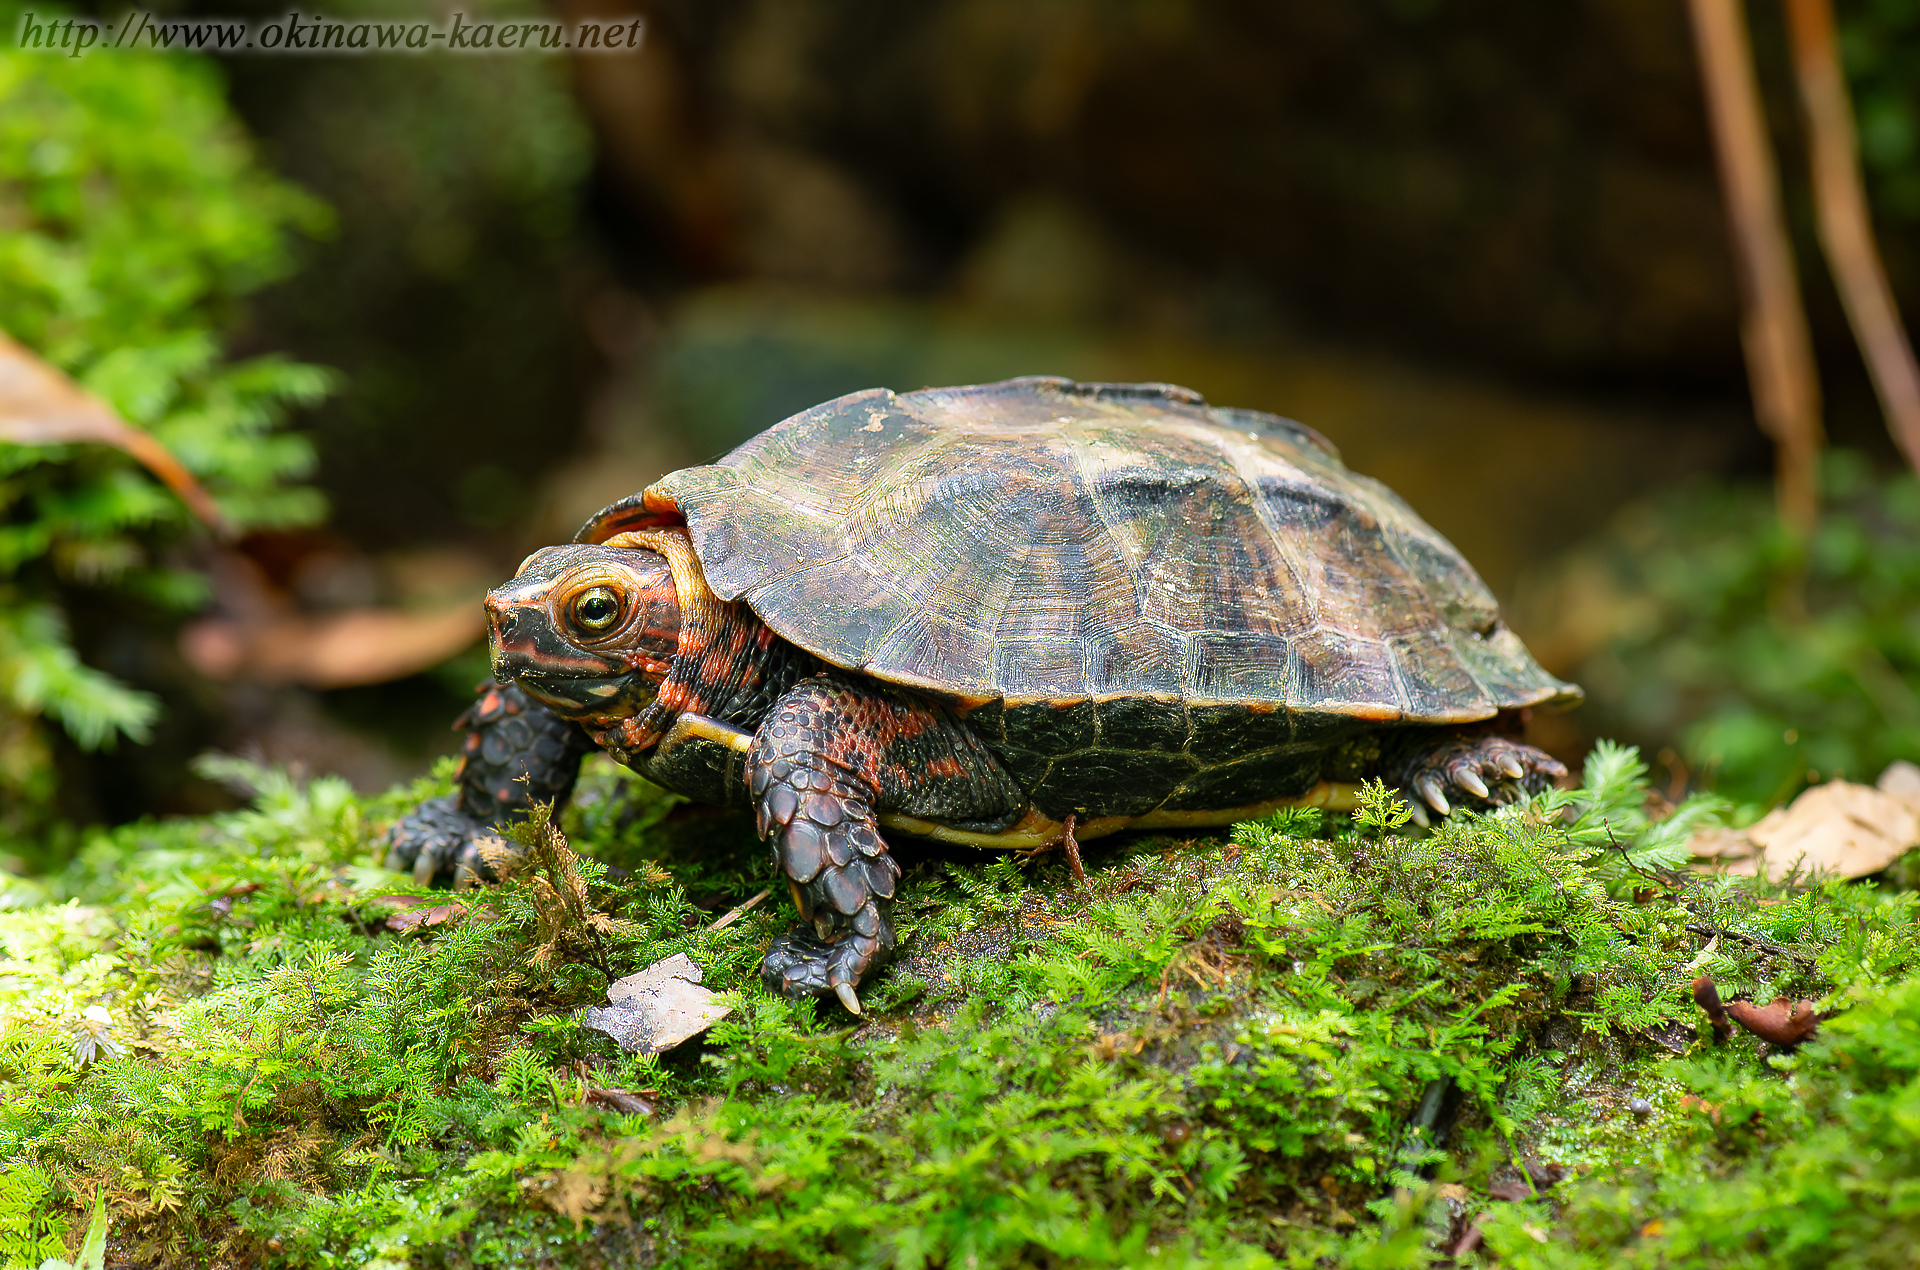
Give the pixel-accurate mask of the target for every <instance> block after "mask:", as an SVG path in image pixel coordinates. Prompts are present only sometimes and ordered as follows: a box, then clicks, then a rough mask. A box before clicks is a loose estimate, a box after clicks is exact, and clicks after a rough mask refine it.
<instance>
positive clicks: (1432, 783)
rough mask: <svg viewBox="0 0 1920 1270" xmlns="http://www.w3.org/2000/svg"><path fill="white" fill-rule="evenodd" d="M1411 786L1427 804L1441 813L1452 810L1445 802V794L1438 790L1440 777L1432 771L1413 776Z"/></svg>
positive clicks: (1445, 813)
mask: <svg viewBox="0 0 1920 1270" xmlns="http://www.w3.org/2000/svg"><path fill="white" fill-rule="evenodd" d="M1413 788H1414V790H1415V791H1416V792H1418V793H1419V795H1420V797H1422V798H1424V799H1425V800H1426V801H1427V805H1428V806H1430V807H1432V808H1433V809H1434V810H1435V811H1437V812H1439V813H1440V814H1441V815H1443V816H1444V815H1447V814H1448V813H1449V812H1451V811H1452V810H1453V808H1452V807H1451V806H1449V805H1448V803H1447V796H1446V795H1445V794H1443V793H1441V792H1440V778H1439V777H1438V776H1435V775H1434V774H1433V773H1432V772H1424V773H1422V774H1421V775H1419V776H1416V777H1414V780H1413Z"/></svg>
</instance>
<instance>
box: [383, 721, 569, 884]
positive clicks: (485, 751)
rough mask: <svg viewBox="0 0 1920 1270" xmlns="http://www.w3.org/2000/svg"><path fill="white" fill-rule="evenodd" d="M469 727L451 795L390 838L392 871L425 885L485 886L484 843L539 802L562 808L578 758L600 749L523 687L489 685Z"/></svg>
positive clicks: (408, 818) (406, 820) (461, 724)
mask: <svg viewBox="0 0 1920 1270" xmlns="http://www.w3.org/2000/svg"><path fill="white" fill-rule="evenodd" d="M454 727H456V728H464V729H466V732H467V737H466V741H465V742H464V743H463V744H462V745H461V747H460V767H459V769H458V770H457V771H456V773H455V775H454V788H455V793H454V795H453V796H452V797H451V798H436V799H429V800H428V801H426V802H424V803H421V804H420V805H419V806H418V807H416V808H414V809H413V810H412V811H410V812H408V813H407V814H406V815H405V816H402V817H401V818H400V819H399V821H397V822H396V823H395V824H394V826H393V828H392V830H391V831H389V834H388V846H389V850H388V852H387V867H388V868H389V869H398V870H400V871H402V872H411V873H412V874H413V876H414V880H415V881H417V882H419V883H420V884H421V885H423V886H426V885H431V884H433V883H436V882H448V881H451V882H453V883H454V885H455V886H456V887H461V886H466V885H470V884H472V883H474V882H478V881H485V880H488V879H490V878H491V877H492V870H491V869H489V868H488V867H487V864H486V861H484V860H483V859H481V857H480V850H479V843H480V842H481V840H483V839H488V838H494V837H497V835H498V828H499V826H502V825H506V824H510V823H512V822H514V821H517V820H525V819H526V818H527V813H528V812H529V810H530V809H531V808H532V805H533V804H534V803H536V802H542V803H552V804H554V806H555V808H556V809H557V808H558V807H560V806H561V805H563V804H564V803H565V802H566V801H567V797H568V795H570V794H572V793H573V783H574V781H575V779H576V778H578V776H579V774H580V759H581V758H582V756H584V755H586V754H588V753H590V752H591V751H592V750H593V748H594V744H593V741H592V740H591V739H589V738H588V736H587V735H586V733H585V732H583V731H581V729H580V727H579V725H578V724H574V723H569V722H568V721H567V720H565V719H562V718H561V717H560V716H559V715H557V714H555V713H553V711H551V710H549V709H547V708H546V707H545V706H543V705H541V704H540V703H539V702H538V701H535V700H534V699H533V698H532V697H530V696H528V695H527V694H526V693H524V692H522V691H521V690H520V687H519V685H517V684H507V685H504V686H497V685H494V684H484V685H482V686H481V689H480V699H479V700H478V701H475V702H474V703H473V705H471V706H470V707H468V708H467V710H466V711H465V713H463V714H462V715H461V716H460V718H459V719H458V720H457V721H456V722H455V723H454Z"/></svg>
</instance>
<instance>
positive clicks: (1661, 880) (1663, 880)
mask: <svg viewBox="0 0 1920 1270" xmlns="http://www.w3.org/2000/svg"><path fill="white" fill-rule="evenodd" d="M1600 827H1601V828H1602V829H1605V830H1606V831H1607V842H1608V844H1609V845H1611V846H1612V847H1613V849H1614V850H1615V851H1618V852H1619V853H1620V859H1621V861H1622V862H1623V863H1625V865H1626V866H1627V867H1628V868H1629V869H1632V870H1633V871H1634V872H1635V873H1638V874H1639V875H1640V876H1641V877H1643V878H1645V879H1646V880H1647V881H1649V882H1651V883H1653V884H1654V885H1655V886H1664V887H1665V888H1667V890H1669V891H1678V890H1681V889H1683V888H1684V887H1685V886H1686V883H1685V881H1684V880H1682V879H1679V878H1676V877H1674V876H1673V875H1671V874H1665V873H1649V872H1647V871H1646V870H1645V869H1643V868H1641V867H1640V866H1639V865H1637V864H1635V863H1634V862H1633V857H1632V856H1630V855H1628V854H1627V849H1626V848H1625V847H1623V846H1621V845H1620V840H1619V839H1618V838H1615V837H1614V836H1613V825H1612V824H1611V823H1609V822H1608V821H1606V820H1604V819H1603V820H1601V822H1600Z"/></svg>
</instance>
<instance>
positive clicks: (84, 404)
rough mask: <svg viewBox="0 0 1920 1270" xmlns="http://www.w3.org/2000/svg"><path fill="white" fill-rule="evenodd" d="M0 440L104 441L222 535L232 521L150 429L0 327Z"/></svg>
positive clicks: (48, 442) (20, 442)
mask: <svg viewBox="0 0 1920 1270" xmlns="http://www.w3.org/2000/svg"><path fill="white" fill-rule="evenodd" d="M0 441H9V442H12V443H13V444H14V445H72V444H75V443H83V444H94V445H110V446H113V447H114V448H116V449H119V450H124V451H126V452H127V453H128V454H129V455H132V456H133V457H134V458H135V459H137V460H138V461H139V462H141V463H142V464H144V465H145V466H146V468H147V470H148V471H150V472H152V473H153V474H154V475H155V476H156V477H158V478H159V479H160V480H161V481H162V482H163V483H164V484H165V485H166V486H167V488H168V489H171V490H172V491H173V492H174V493H175V494H177V495H178V496H179V498H180V501H181V502H183V503H185V504H186V505H187V508H188V510H189V511H191V512H192V513H193V514H194V515H195V516H198V517H199V518H200V519H201V520H202V521H203V522H204V523H205V524H206V525H207V526H208V527H209V528H211V529H212V530H213V531H214V532H215V533H217V534H219V535H220V536H221V537H222V538H231V537H232V536H233V527H232V526H231V525H230V524H228V523H227V518H226V517H225V516H223V515H222V514H221V512H220V508H219V507H218V506H217V505H216V504H215V503H214V501H213V498H212V496H211V495H209V494H208V493H207V491H206V490H205V489H204V488H203V487H202V486H201V484H200V482H199V481H197V480H195V479H194V476H193V473H191V472H189V471H187V469H186V467H185V466H183V465H182V464H181V462H180V460H179V459H176V458H174V457H173V454H172V452H171V451H169V450H168V449H167V447H166V446H164V445H161V444H160V442H159V441H157V440H155V439H154V437H153V436H152V434H150V433H147V432H144V431H142V430H141V429H139V428H136V427H134V426H133V425H132V424H130V423H128V422H126V421H125V420H124V419H122V418H121V417H120V416H119V415H117V414H115V413H114V412H113V409H112V408H111V407H110V406H108V405H107V403H106V402H104V401H102V400H100V399H99V398H98V397H96V396H94V395H93V394H92V393H90V392H87V391H86V390H85V389H83V388H82V387H80V385H78V384H76V383H74V382H73V380H71V379H69V378H67V376H66V375H64V374H63V373H61V372H60V371H59V370H58V369H57V368H55V367H54V366H51V365H49V364H48V363H47V362H45V361H43V360H42V359H41V358H39V357H38V356H36V355H35V354H34V353H32V352H31V351H29V350H28V349H26V348H25V347H23V346H22V345H20V344H18V343H16V342H15V341H13V340H12V339H10V338H8V336H7V335H6V334H5V333H4V332H0Z"/></svg>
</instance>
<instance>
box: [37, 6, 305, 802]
mask: <svg viewBox="0 0 1920 1270" xmlns="http://www.w3.org/2000/svg"><path fill="white" fill-rule="evenodd" d="M36 13H39V15H40V16H41V17H42V18H47V17H50V11H45V10H44V8H43V9H39V10H36ZM18 18H19V9H18V7H17V6H16V5H13V4H11V3H9V4H4V5H0V26H3V27H5V28H6V29H7V30H9V31H11V30H12V29H13V27H14V26H15V25H17V22H18ZM0 223H4V224H5V225H6V227H7V229H6V233H5V234H4V235H0V328H4V329H5V331H6V332H7V333H8V334H9V335H11V336H12V337H13V338H14V339H16V340H17V341H19V342H20V343H21V344H23V345H25V346H26V347H28V348H29V349H31V350H33V351H34V352H36V353H38V354H39V355H40V356H41V357H43V358H45V359H46V360H47V361H49V362H51V363H52V364H53V365H54V366H56V367H58V368H59V369H60V370H62V371H64V372H66V373H67V374H69V375H71V376H72V377H73V378H74V379H76V380H77V381H78V382H79V383H80V384H81V385H82V386H83V387H85V388H87V389H89V390H90V391H92V392H93V393H95V394H96V395H98V396H99V397H100V398H102V399H103V400H105V401H106V402H107V403H108V404H109V405H111V406H112V407H113V408H114V409H115V410H116V411H118V412H119V413H120V415H121V416H122V417H124V418H125V419H126V420H127V421H129V422H130V423H132V424H133V425H134V426H136V427H138V428H141V429H144V430H146V431H147V432H149V433H151V434H152V435H153V436H154V437H155V438H157V439H158V440H159V441H160V442H161V443H162V444H164V445H165V446H166V447H167V448H168V449H169V450H170V451H171V452H172V453H173V454H174V455H175V456H176V457H177V458H178V459H179V461H180V462H181V463H182V464H184V465H185V467H186V468H187V469H188V470H189V471H191V472H193V473H194V474H195V475H196V476H197V477H198V478H199V480H200V481H201V482H202V483H203V484H204V485H205V486H206V487H207V489H208V490H209V491H210V492H211V494H212V495H213V497H214V499H215V500H216V501H217V503H218V504H219V506H220V509H221V511H222V512H223V513H224V515H225V517H226V518H227V520H228V521H229V522H230V523H231V524H233V525H234V526H236V527H238V528H240V529H248V528H256V527H267V526H284V525H295V524H305V523H310V522H312V521H314V520H316V519H318V518H319V517H320V515H321V514H322V512H323V504H322V501H321V499H320V496H319V495H318V494H317V493H316V492H315V491H314V490H312V489H309V488H304V487H301V486H299V485H297V484H295V482H297V481H298V480H299V478H300V477H301V476H302V475H304V474H305V473H306V472H307V471H308V470H309V469H310V467H311V466H312V463H313V454H312V451H311V450H310V448H309V447H308V445H307V444H306V442H305V441H303V440H302V439H301V438H299V437H297V436H293V435H290V434H287V433H284V432H281V431H279V430H278V428H279V426H280V425H281V424H282V423H283V422H284V420H285V418H286V416H287V413H288V411H289V409H290V408H292V407H294V406H298V405H303V404H308V403H312V402H314V401H317V400H318V399H319V398H320V397H322V396H323V395H324V394H325V393H326V392H327V390H328V385H329V383H330V377H329V375H328V373H327V372H326V371H324V370H322V369H321V368H319V367H315V366H308V365H302V364H299V363H295V362H290V361H288V360H286V359H284V358H281V357H277V356H271V355H270V356H263V357H254V358H250V359H247V360H242V361H233V360H229V359H228V358H227V357H226V356H225V353H224V351H223V349H224V346H225V343H226V341H227V339H228V337H229V333H230V332H231V331H233V330H234V329H235V327H236V324H237V322H238V320H239V319H240V317H241V316H242V312H241V309H240V301H241V299H242V298H243V297H244V296H246V295H247V294H248V293H249V292H252V291H254V290H256V289H257V288H259V287H261V286H263V285H265V284H266V283H268V282H271V281H273V280H275V279H277V278H280V277H283V276H285V275H286V273H287V272H288V271H289V270H290V269H291V267H292V264H293V257H292V255H291V250H290V235H291V234H292V233H295V232H309V233H310V232H316V231H319V230H322V229H324V228H325V226H326V224H327V214H326V212H325V209H324V208H322V207H321V206H320V205H319V204H317V203H316V202H314V201H313V200H312V199H311V198H309V197H307V196H305V195H304V194H302V193H300V192H299V191H298V190H296V189H294V188H293V187H292V186H290V185H287V184H286V183H284V182H282V181H280V180H278V179H276V178H275V177H273V176H271V175H270V174H269V173H267V172H266V171H265V170H264V169H263V168H262V167H261V166H260V164H259V163H258V161H257V160H256V158H255V157H254V155H253V154H252V152H251V150H250V148H249V146H248V145H247V143H246V140H245V138H244V137H243V136H242V135H241V133H240V131H239V128H238V125H237V124H236V123H235V121H234V119H233V117H232V115H231V113H230V112H229V111H228V109H227V106H226V104H225V100H224V96H223V91H222V86H221V83H220V79H219V74H218V72H217V70H216V69H215V68H214V67H213V65H212V63H211V62H210V61H208V60H206V59H202V58H193V57H185V56H180V55H164V56H155V55H147V54H137V53H131V52H116V53H114V54H113V55H111V56H96V57H91V58H66V57H50V56H45V55H42V54H36V53H32V52H28V51H22V50H20V49H16V48H12V47H8V48H5V49H0ZM3 435H4V433H0V436H3ZM196 539H197V534H196V532H195V530H194V528H193V526H192V525H191V523H190V517H189V516H188V515H187V513H186V511H185V509H184V508H183V506H182V505H181V504H180V503H179V502H178V501H177V500H176V499H175V498H174V497H173V496H172V495H171V494H170V493H168V492H167V491H166V490H165V489H164V488H163V487H162V486H161V485H160V484H159V483H158V482H157V481H155V480H154V479H153V478H152V477H151V476H149V475H148V474H147V472H146V471H145V470H144V469H142V468H141V467H139V466H138V465H137V464H135V463H134V462H133V461H132V460H131V459H130V458H128V457H127V456H126V455H125V454H123V453H121V452H120V451H118V450H114V449H109V448H106V447H102V446H93V445H79V444H73V445H52V446H44V445H32V446H30V445H17V444H9V443H6V442H4V441H0V808H4V810H3V811H0V833H11V834H13V835H18V836H25V835H28V834H31V833H35V832H39V831H42V830H44V829H45V828H46V814H47V808H48V805H49V802H50V799H51V797H52V794H53V790H52V787H51V782H52V780H53V776H52V771H53V765H52V763H51V761H50V758H49V754H48V738H47V736H46V734H45V732H44V724H45V723H47V722H51V723H52V724H54V725H56V726H58V727H59V728H60V729H62V730H63V731H64V733H65V734H66V736H67V737H68V738H70V739H71V740H72V741H73V742H74V743H75V744H78V745H80V746H82V747H83V748H98V747H102V746H107V745H111V744H113V743H114V741H115V740H116V738H119V737H128V738H132V739H133V740H136V741H138V740H142V739H144V738H145V737H146V736H147V735H148V734H149V731H150V728H151V726H152V723H153V721H154V717H155V713H156V709H157V704H156V701H155V699H154V698H153V697H152V696H151V695H150V694H148V693H145V692H141V691H139V690H137V689H135V688H133V687H131V686H129V685H128V684H127V683H125V682H124V681H123V680H121V679H119V678H116V677H114V676H112V675H109V674H108V673H106V672H104V671H102V670H100V669H97V668H95V667H92V666H88V665H86V664H84V663H83V661H82V660H81V657H80V656H79V654H78V653H76V651H75V646H74V622H75V616H74V615H75V613H76V612H77V611H80V610H81V609H85V610H86V611H87V612H89V613H96V612H101V611H106V612H111V613H113V615H114V621H115V623H116V625H125V624H127V623H129V622H132V621H146V622H148V623H150V624H155V625H162V624H164V623H165V622H167V621H168V620H169V615H177V614H180V613H182V612H188V611H191V610H193V609H194V608H196V607H197V606H199V605H201V604H202V603H204V602H205V600H206V598H207V596H208V594H209V592H208V585H207V581H206V578H205V576H204V574H203V572H202V571H201V566H200V563H199V561H198V559H197V558H196V554H195V549H194V543H195V541H196Z"/></svg>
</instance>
